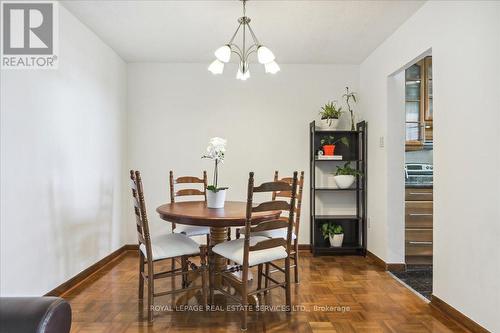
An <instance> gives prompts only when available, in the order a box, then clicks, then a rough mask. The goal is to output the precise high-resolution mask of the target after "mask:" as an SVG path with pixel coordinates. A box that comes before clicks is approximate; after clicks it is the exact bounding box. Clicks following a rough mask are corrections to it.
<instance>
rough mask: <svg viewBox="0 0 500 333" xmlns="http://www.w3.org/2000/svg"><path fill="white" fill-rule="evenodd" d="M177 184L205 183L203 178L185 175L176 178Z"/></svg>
mask: <svg viewBox="0 0 500 333" xmlns="http://www.w3.org/2000/svg"><path fill="white" fill-rule="evenodd" d="M175 183H176V184H203V183H204V180H203V178H198V177H192V176H183V177H179V178H177V179H175Z"/></svg>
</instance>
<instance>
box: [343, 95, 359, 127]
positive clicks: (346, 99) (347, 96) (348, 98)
mask: <svg viewBox="0 0 500 333" xmlns="http://www.w3.org/2000/svg"><path fill="white" fill-rule="evenodd" d="M345 91H346V93H345V94H344V95H342V97H344V99H345V102H346V104H347V109H348V110H349V113H350V114H351V131H354V130H355V129H356V128H355V127H354V110H353V109H352V108H351V104H350V103H349V102H350V100H351V99H352V101H353V102H354V103H356V102H357V101H356V93H355V92H353V91H351V92H349V87H345Z"/></svg>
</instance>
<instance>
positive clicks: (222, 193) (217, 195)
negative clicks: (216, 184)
mask: <svg viewBox="0 0 500 333" xmlns="http://www.w3.org/2000/svg"><path fill="white" fill-rule="evenodd" d="M226 191H227V190H219V191H217V192H212V191H210V190H207V207H208V208H224V202H225V201H226Z"/></svg>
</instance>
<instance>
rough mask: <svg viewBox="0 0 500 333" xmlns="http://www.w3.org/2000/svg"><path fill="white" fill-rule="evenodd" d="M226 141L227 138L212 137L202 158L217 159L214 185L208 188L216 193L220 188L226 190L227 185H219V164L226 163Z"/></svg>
mask: <svg viewBox="0 0 500 333" xmlns="http://www.w3.org/2000/svg"><path fill="white" fill-rule="evenodd" d="M226 143H227V140H225V139H222V138H218V137H215V138H211V139H210V143H209V144H208V147H207V152H206V154H205V155H203V156H202V157H201V158H209V159H211V160H214V161H215V167H214V178H213V183H212V185H209V186H207V190H209V191H212V192H214V193H216V192H219V191H220V190H226V189H227V187H218V180H219V164H220V163H224V154H225V153H226Z"/></svg>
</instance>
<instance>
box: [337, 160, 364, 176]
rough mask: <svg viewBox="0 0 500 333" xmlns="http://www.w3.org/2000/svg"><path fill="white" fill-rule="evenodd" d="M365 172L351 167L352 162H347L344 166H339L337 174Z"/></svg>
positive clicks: (359, 174)
mask: <svg viewBox="0 0 500 333" xmlns="http://www.w3.org/2000/svg"><path fill="white" fill-rule="evenodd" d="M362 175H363V173H362V172H361V171H359V170H356V169H353V168H351V162H347V163H346V164H344V166H343V167H341V166H337V171H335V176H362Z"/></svg>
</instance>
